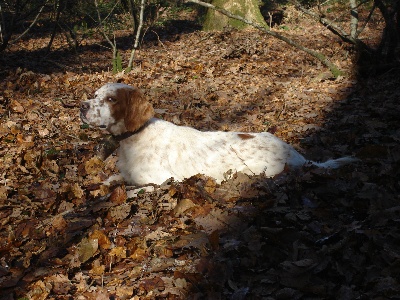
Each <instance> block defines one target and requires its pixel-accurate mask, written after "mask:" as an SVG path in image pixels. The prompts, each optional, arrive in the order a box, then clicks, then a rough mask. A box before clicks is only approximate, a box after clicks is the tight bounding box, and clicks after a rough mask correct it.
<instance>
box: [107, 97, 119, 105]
mask: <svg viewBox="0 0 400 300" xmlns="http://www.w3.org/2000/svg"><path fill="white" fill-rule="evenodd" d="M107 102H109V103H112V104H113V103H115V102H117V99H115V98H113V97H108V98H107Z"/></svg>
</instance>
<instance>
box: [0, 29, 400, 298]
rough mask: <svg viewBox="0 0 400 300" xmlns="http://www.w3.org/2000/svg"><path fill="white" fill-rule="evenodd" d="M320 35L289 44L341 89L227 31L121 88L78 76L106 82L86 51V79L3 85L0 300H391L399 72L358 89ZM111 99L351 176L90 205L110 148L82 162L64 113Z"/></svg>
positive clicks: (158, 52)
mask: <svg viewBox="0 0 400 300" xmlns="http://www.w3.org/2000/svg"><path fill="white" fill-rule="evenodd" d="M301 25H302V26H303V27H304V28H306V26H307V24H301ZM277 30H278V29H277ZM322 32H323V28H316V27H314V28H313V31H312V32H307V30H303V31H300V30H298V29H297V31H296V30H293V32H291V34H293V35H296V34H297V33H298V34H299V35H298V36H297V38H298V39H300V40H304V39H307V40H308V41H309V43H310V46H316V45H317V43H319V49H321V51H327V53H329V55H331V59H332V60H333V61H336V63H338V64H340V66H341V68H343V69H345V70H347V71H348V72H349V74H350V75H349V76H347V77H343V78H339V79H337V80H335V81H333V80H331V79H330V78H329V77H327V76H325V74H323V72H324V69H323V68H322V67H321V66H320V65H319V64H318V63H317V62H315V61H313V60H311V59H310V58H309V57H307V56H305V55H304V54H302V53H299V52H298V51H296V50H294V49H291V48H288V47H286V46H285V45H284V44H282V43H281V42H279V41H276V40H273V39H271V38H268V37H266V36H264V35H262V34H260V33H259V32H257V31H247V32H246V31H245V32H239V31H234V30H232V31H226V32H216V33H202V32H193V33H188V34H184V35H182V36H177V38H176V39H174V41H167V40H166V41H164V42H163V46H160V45H159V44H157V43H156V42H154V41H151V40H150V41H148V42H147V43H145V45H144V46H143V47H144V49H145V51H139V52H138V58H137V61H138V64H137V65H136V66H135V68H134V69H133V70H132V72H131V73H128V74H125V73H118V74H115V75H114V74H112V73H111V72H106V71H95V70H96V69H97V70H106V69H107V66H108V64H109V60H110V57H109V53H103V52H101V51H98V52H96V53H91V54H90V55H96V58H97V64H98V65H93V66H92V68H93V70H94V71H92V72H90V73H88V72H84V71H83V70H81V69H79V67H78V66H77V64H75V65H74V62H71V63H70V64H68V63H67V62H65V63H66V65H70V66H71V67H70V68H69V69H67V70H58V71H55V70H35V71H32V70H31V69H29V67H28V68H18V69H14V70H9V72H8V74H7V76H6V77H5V78H4V80H3V81H2V82H1V84H0V85H1V90H2V95H1V102H0V115H1V118H2V122H1V124H0V140H1V144H0V166H1V167H0V183H1V186H0V203H1V205H0V254H1V255H0V287H1V290H2V291H3V293H2V295H1V299H21V298H24V297H26V298H28V299H71V298H74V299H156V298H157V299H160V298H166V299H199V298H206V299H225V298H231V299H259V298H265V299H308V298H314V299H354V298H360V299H373V298H375V299H377V298H379V299H389V298H396V297H398V296H399V294H400V287H399V277H398V274H399V273H400V269H399V258H400V252H399V249H400V248H399V245H398V241H399V240H400V239H399V238H400V232H399V229H398V228H399V226H398V223H399V214H400V207H399V194H400V193H399V190H400V185H399V179H398V178H399V161H400V156H399V154H398V153H399V150H400V149H399V146H398V142H399V132H400V128H399V122H398V115H399V104H398V98H399V94H400V91H399V88H398V83H397V79H396V78H397V77H396V76H398V71H391V72H393V73H391V72H389V73H386V74H383V75H380V76H379V77H375V78H372V77H371V78H368V79H365V78H360V77H357V73H356V72H355V71H353V70H352V69H353V68H354V66H353V62H352V59H351V55H350V54H351V53H350V54H349V53H347V50H346V48H345V47H344V46H343V45H342V44H341V43H340V42H339V41H337V40H335V39H334V38H329V37H327V36H325V38H324V39H321V40H320V41H316V39H315V36H314V35H315V34H321V33H322ZM22 46H23V45H22ZM122 54H123V55H128V53H122ZM347 54H349V55H347ZM88 56H89V55H88ZM345 57H346V58H345ZM22 59H23V58H22ZM61 59H62V58H61ZM80 59H82V60H85V59H86V60H87V61H88V62H89V61H92V62H93V57H90V58H89V57H85V53H81V54H80ZM25 65H28V66H29V64H26V63H25ZM321 74H322V75H321ZM115 81H123V82H125V83H128V84H132V85H135V86H138V87H139V88H141V89H142V90H143V91H144V93H145V94H146V95H147V97H148V98H149V99H150V101H151V102H152V103H153V105H154V106H155V107H156V109H157V110H156V113H157V116H158V117H160V118H163V119H165V120H168V121H171V122H174V123H176V124H179V125H189V126H192V127H195V128H198V129H201V130H236V131H243V132H252V131H269V132H272V133H274V134H276V135H277V136H279V137H281V138H282V139H284V140H285V141H287V142H289V143H290V144H292V145H294V146H295V147H296V148H297V149H298V150H299V151H300V152H303V153H305V154H306V156H307V157H309V158H310V159H314V160H320V161H323V160H325V159H327V158H330V157H339V156H344V155H348V154H355V155H356V156H357V157H359V158H360V159H361V162H359V163H357V164H355V165H351V166H346V167H344V168H342V169H340V170H321V169H315V168H312V167H309V166H305V167H304V168H303V169H302V170H299V171H297V172H290V173H289V172H286V171H284V172H283V173H282V174H279V175H277V176H275V177H274V178H264V177H262V176H247V175H244V174H235V173H232V172H229V171H228V170H227V171H228V172H227V173H226V181H224V182H223V183H222V184H221V185H218V184H216V183H215V181H214V180H213V179H212V178H207V177H205V176H202V175H196V176H193V177H192V178H188V179H187V180H185V181H183V182H175V181H173V180H172V179H171V180H168V181H167V182H165V183H164V184H163V185H161V186H160V187H156V188H155V189H154V190H153V191H151V192H142V191H141V190H140V189H139V190H138V191H135V193H131V190H132V188H131V187H126V186H124V185H123V184H116V185H114V186H111V187H107V186H104V185H102V184H101V183H102V182H103V180H105V179H106V178H108V176H110V175H112V174H115V173H116V172H117V169H116V167H115V160H116V158H115V155H111V156H109V154H110V153H111V152H112V151H113V150H114V149H115V145H114V144H113V141H112V140H109V139H106V140H105V142H104V143H106V154H104V153H103V152H101V151H99V147H101V146H102V145H104V144H102V143H103V142H99V141H100V140H101V139H103V138H105V137H104V133H103V132H100V131H96V130H94V129H89V128H85V127H84V126H82V124H81V122H80V120H79V113H78V110H79V103H80V101H81V100H83V99H88V98H90V97H91V95H92V93H93V91H94V90H95V89H96V88H98V87H99V86H100V85H101V84H103V83H105V82H115ZM107 156H108V157H107ZM106 157H107V158H106ZM133 195H136V196H133Z"/></svg>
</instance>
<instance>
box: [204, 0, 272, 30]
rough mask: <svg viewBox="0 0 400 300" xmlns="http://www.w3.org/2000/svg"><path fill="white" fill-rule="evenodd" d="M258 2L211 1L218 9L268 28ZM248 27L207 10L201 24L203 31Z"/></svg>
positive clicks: (245, 0) (254, 0)
mask: <svg viewBox="0 0 400 300" xmlns="http://www.w3.org/2000/svg"><path fill="white" fill-rule="evenodd" d="M258 3H259V1H258V0H213V1H212V4H213V5H214V6H216V7H218V8H223V9H225V10H227V11H229V12H231V13H233V14H235V15H239V16H241V17H243V18H245V19H247V20H251V21H253V22H254V23H257V24H260V25H264V26H266V27H268V25H267V23H266V22H265V20H264V18H263V16H262V15H261V12H260V7H259V6H258ZM248 26H250V25H248V24H245V23H243V22H241V21H239V20H235V19H232V18H229V17H227V16H225V15H223V14H221V13H220V12H218V11H216V10H214V9H208V11H207V15H206V18H205V21H204V24H203V30H205V31H211V30H224V29H225V28H229V27H231V28H237V29H243V28H245V27H248Z"/></svg>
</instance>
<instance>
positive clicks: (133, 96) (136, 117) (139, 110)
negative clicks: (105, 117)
mask: <svg viewBox="0 0 400 300" xmlns="http://www.w3.org/2000/svg"><path fill="white" fill-rule="evenodd" d="M153 116H154V109H153V106H152V105H151V103H150V102H148V101H147V99H146V97H145V96H144V95H143V94H142V93H141V92H140V91H139V90H138V89H136V88H135V89H133V90H130V91H129V92H128V95H127V105H126V111H125V118H124V122H125V127H126V130H127V131H136V130H138V129H139V128H140V127H142V126H143V125H144V124H145V123H146V122H147V121H148V120H150V119H151V118H152V117H153Z"/></svg>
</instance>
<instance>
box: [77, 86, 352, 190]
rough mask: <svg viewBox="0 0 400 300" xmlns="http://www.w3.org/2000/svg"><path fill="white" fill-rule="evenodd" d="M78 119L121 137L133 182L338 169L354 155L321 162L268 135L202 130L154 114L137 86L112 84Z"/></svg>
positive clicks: (123, 161) (121, 157)
mask: <svg viewBox="0 0 400 300" xmlns="http://www.w3.org/2000/svg"><path fill="white" fill-rule="evenodd" d="M80 117H81V119H82V121H83V122H84V123H86V124H89V125H90V126H92V127H98V128H101V129H104V130H107V131H108V132H110V133H111V134H112V135H114V137H115V138H116V139H117V140H118V141H119V143H120V147H119V150H118V162H117V167H118V169H119V171H120V172H121V175H122V177H123V179H124V180H125V181H126V183H127V184H129V185H135V186H143V185H148V184H156V185H160V184H162V183H163V182H164V181H166V180H167V179H169V178H171V177H173V178H174V179H175V180H178V181H182V180H184V179H185V178H189V177H191V176H193V175H196V174H204V175H207V176H210V177H213V178H215V179H216V182H217V183H221V182H222V181H223V180H225V179H226V174H227V172H229V171H230V172H243V173H245V174H248V175H259V174H264V175H265V176H267V177H272V176H274V175H276V174H279V173H281V172H282V171H283V170H284V168H285V167H287V168H289V170H290V169H294V168H300V167H302V166H303V165H305V164H312V165H315V166H317V167H321V168H338V167H340V166H342V165H345V164H349V163H352V162H354V161H355V160H356V159H355V158H352V157H342V158H338V159H331V160H328V161H326V162H323V163H318V162H314V161H310V160H307V159H306V158H304V157H303V156H302V155H301V154H300V153H299V152H297V151H296V150H295V149H294V148H293V147H292V146H290V145H288V144H287V143H285V142H284V141H282V140H281V139H279V138H278V137H276V136H274V135H272V134H270V133H268V132H260V133H246V132H222V131H215V132H212V131H207V132H205V131H199V130H196V129H194V128H190V127H185V126H177V125H175V124H173V123H170V122H167V121H164V120H161V119H157V118H154V109H153V106H152V105H151V104H150V102H148V101H147V99H146V98H145V96H144V95H143V94H142V93H141V92H140V90H139V89H137V88H134V87H132V86H129V85H126V84H122V83H108V84H105V85H103V86H102V87H101V88H100V89H98V90H97V91H96V92H95V94H94V98H93V99H91V100H87V101H84V102H82V103H81V107H80Z"/></svg>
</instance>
